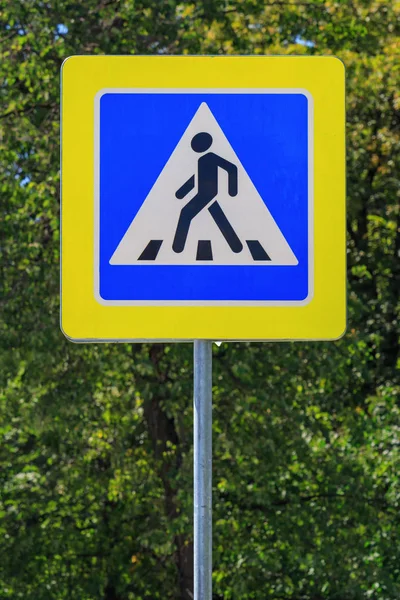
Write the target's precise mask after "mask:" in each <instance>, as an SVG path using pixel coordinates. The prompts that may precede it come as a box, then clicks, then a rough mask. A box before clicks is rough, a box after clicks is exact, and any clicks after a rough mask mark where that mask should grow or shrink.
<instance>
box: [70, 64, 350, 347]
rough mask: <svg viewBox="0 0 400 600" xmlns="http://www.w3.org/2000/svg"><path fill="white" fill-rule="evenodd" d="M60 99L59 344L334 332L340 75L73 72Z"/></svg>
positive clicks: (261, 70)
mask: <svg viewBox="0 0 400 600" xmlns="http://www.w3.org/2000/svg"><path fill="white" fill-rule="evenodd" d="M62 85H63V88H62V90H63V91H62V130H63V136H62V157H63V159H62V327H63V330H64V332H65V333H66V335H67V336H68V337H70V338H72V339H75V340H78V341H79V340H81V341H84V340H93V341H97V340H127V339H131V340H135V339H137V340H139V339H140V340H146V339H149V340H152V339H159V340H161V339H171V340H184V339H196V338H197V339H199V338H203V339H260V340H261V339H271V340H272V339H278V340H279V339H333V338H337V337H339V336H340V335H341V334H342V333H343V331H344V329H345V310H346V309H345V196H344V183H345V182H344V179H345V170H344V69H343V65H342V63H341V62H340V61H339V60H337V59H335V58H330V57H304V58H300V57H298V58H297V57H73V58H71V59H68V60H67V61H66V62H65V63H64V66H63V71H62Z"/></svg>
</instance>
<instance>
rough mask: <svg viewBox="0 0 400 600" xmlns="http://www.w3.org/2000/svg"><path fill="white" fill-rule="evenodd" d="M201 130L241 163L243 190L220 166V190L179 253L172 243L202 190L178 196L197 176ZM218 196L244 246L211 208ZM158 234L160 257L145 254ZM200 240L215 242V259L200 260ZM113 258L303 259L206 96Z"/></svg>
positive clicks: (192, 261)
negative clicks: (233, 190)
mask: <svg viewBox="0 0 400 600" xmlns="http://www.w3.org/2000/svg"><path fill="white" fill-rule="evenodd" d="M200 132H207V133H209V134H211V136H212V138H213V143H212V146H211V148H210V152H214V153H215V154H217V155H219V156H220V157H222V158H223V159H225V160H228V161H230V162H231V163H233V164H235V165H236V166H237V168H238V194H237V195H236V196H234V197H231V196H229V194H228V174H227V172H226V171H224V170H223V169H218V179H219V180H218V195H217V196H216V197H215V198H214V199H211V200H210V202H209V204H208V205H207V206H206V207H205V208H204V209H203V210H201V212H200V213H199V214H197V215H196V216H195V217H194V218H193V220H192V222H191V225H190V228H189V234H188V237H187V241H186V244H185V247H184V250H183V251H182V252H180V253H177V252H174V250H173V249H172V244H173V240H174V236H175V231H176V228H177V224H178V220H179V216H180V211H181V209H182V208H183V207H184V206H185V204H187V202H188V201H189V200H191V199H192V198H193V197H194V195H195V194H196V185H195V188H194V189H193V190H192V191H191V192H190V193H189V194H188V195H187V196H186V197H185V198H183V199H178V198H176V196H175V192H176V191H177V190H178V189H179V188H180V187H181V186H182V185H183V184H184V183H185V181H187V180H188V179H189V178H190V177H191V176H192V175H193V174H194V175H195V181H196V180H197V161H198V159H199V157H200V156H201V155H199V154H198V153H196V152H194V151H193V150H192V148H191V145H190V144H191V141H192V138H193V137H194V136H195V135H196V134H197V133H200ZM216 200H217V201H218V204H219V205H220V207H221V208H222V210H223V212H224V213H225V215H226V217H227V218H228V220H229V222H230V224H231V225H232V227H233V229H234V230H235V232H236V234H237V235H238V237H239V238H240V240H241V242H242V244H243V249H242V251H241V252H238V253H235V252H233V251H232V250H231V248H230V246H229V245H228V243H227V241H226V240H225V238H224V237H223V235H222V233H221V231H220V230H219V228H218V226H217V225H216V223H215V221H214V220H213V218H212V216H211V214H210V213H209V211H208V207H209V206H210V205H211V204H212V203H213V202H215V201H216ZM152 240H158V241H159V242H160V241H162V244H161V246H160V248H159V251H158V253H157V256H156V258H155V259H153V260H143V259H141V260H139V257H140V256H141V255H142V253H143V251H144V250H145V248H146V247H147V246H148V244H149V242H151V241H152ZM199 240H208V241H210V242H211V248H212V256H213V259H212V260H208V261H204V260H196V256H197V249H198V242H199ZM249 240H250V241H257V242H259V244H260V245H261V246H262V248H263V249H264V250H265V252H266V253H267V255H268V257H269V260H257V261H255V260H254V258H253V256H252V254H251V252H250V250H249V246H248V245H247V241H249ZM158 245H159V244H158ZM156 246H157V244H156ZM110 264H112V265H134V264H137V265H140V264H142V265H143V264H147V265H148V264H157V265H199V264H202V265H204V264H207V265H257V264H258V265H260V264H263V265H297V264H298V260H297V258H296V257H295V255H294V253H293V252H292V250H291V248H290V247H289V244H288V243H287V241H286V239H285V238H284V236H283V234H282V233H281V231H280V229H279V227H278V225H277V224H276V222H275V221H274V219H273V217H272V215H271V213H270V212H269V210H268V208H267V207H266V205H265V204H264V202H263V200H262V198H261V196H260V195H259V193H258V191H257V189H256V188H255V186H254V185H253V183H252V181H251V179H250V177H249V176H248V174H247V173H246V171H245V169H244V167H243V165H242V164H241V162H240V161H239V159H238V157H237V156H236V154H235V152H234V150H233V148H232V146H231V145H230V143H229V142H228V140H227V138H226V137H225V134H224V132H223V131H222V129H221V127H220V126H219V124H218V123H217V121H216V119H215V117H214V116H213V114H212V112H211V110H210V109H209V107H208V106H207V104H206V103H205V102H203V103H202V104H201V105H200V107H199V108H198V110H197V112H196V114H195V115H194V117H193V119H192V120H191V122H190V123H189V125H188V127H187V129H186V131H185V133H184V134H183V136H182V137H181V139H180V141H179V142H178V145H177V146H176V148H175V150H174V151H173V152H172V154H171V156H170V158H169V160H168V162H167V163H166V165H165V167H164V169H163V170H162V172H161V173H160V175H159V177H158V179H157V180H156V182H155V184H154V185H153V187H152V189H151V190H150V192H149V194H148V196H147V198H146V200H145V201H144V202H143V204H142V206H141V207H140V209H139V211H138V213H137V214H136V216H135V218H134V219H133V221H132V222H131V224H130V226H129V227H128V229H127V231H126V233H125V235H124V236H123V238H122V240H121V241H120V243H119V244H118V247H117V248H116V250H115V252H114V254H113V255H112V257H111V260H110Z"/></svg>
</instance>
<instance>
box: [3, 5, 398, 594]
mask: <svg viewBox="0 0 400 600" xmlns="http://www.w3.org/2000/svg"><path fill="white" fill-rule="evenodd" d="M398 17H399V6H398V4H397V3H396V2H393V1H389V2H388V1H383V0H352V1H351V2H350V1H349V2H347V1H344V0H343V1H340V0H336V1H324V0H308V1H306V2H300V1H297V0H292V1H289V0H288V1H283V2H281V1H270V2H264V1H261V0H231V1H230V2H228V1H226V0H198V1H197V2H177V1H175V0H164V1H163V2H156V1H155V0H140V1H139V0H124V1H116V0H108V1H104V0H85V2H70V1H67V0H64V1H61V0H60V1H54V2H42V1H38V0H24V2H17V1H15V2H10V1H8V0H0V51H1V62H0V104H1V108H0V192H1V193H0V202H1V215H2V217H1V218H2V221H1V238H0V239H1V242H0V268H1V275H0V281H1V296H0V306H1V316H2V318H1V322H0V334H1V335H0V398H1V403H0V435H1V445H0V465H1V470H0V478H1V485H0V539H1V542H0V597H1V598H4V599H7V598H9V599H13V600H14V599H15V600H16V599H19V598H20V599H24V600H49V599H54V600H62V599H68V600H74V599H76V600H97V599H104V600H133V599H135V600H142V599H145V598H151V599H158V598H159V599H161V598H162V599H171V600H172V599H176V598H180V599H182V600H188V599H189V598H191V597H192V596H191V591H190V590H191V588H192V579H193V568H192V546H191V538H192V517H191V515H192V508H193V507H192V495H191V490H192V454H191V452H192V450H191V448H192V416H193V415H192V409H191V394H192V366H191V365H192V363H191V360H192V357H191V352H192V350H191V347H190V345H184V344H181V345H175V346H171V345H165V344H158V345H152V346H150V345H144V344H137V345H130V344H126V345H92V346H78V345H72V344H70V343H68V342H67V341H66V340H65V339H64V338H63V336H62V334H61V333H60V331H59V326H58V312H59V297H58V288H59V283H58V277H59V274H58V272H59V268H58V264H59V225H58V219H59V156H58V154H59V142H58V136H59V123H58V119H59V68H60V65H61V63H62V61H63V59H64V58H65V57H67V56H69V55H71V54H103V53H107V54H154V53H169V54H171V53H175V54H177V53H179V54H196V53H204V54H209V53H215V54H229V53H236V54H237V53H243V54H263V53H268V54H330V53H334V54H336V55H338V56H339V57H341V58H342V59H343V61H344V62H345V64H346V67H347V78H348V79H347V81H348V83H347V111H348V112H347V115H348V134H347V140H348V153H347V156H348V234H349V235H348V278H349V327H348V333H347V335H346V336H345V338H344V339H343V340H341V341H340V342H338V343H329V344H328V343H313V344H305V343H296V344H244V343H242V344H238V343H235V344H223V345H222V346H221V347H220V348H217V347H214V466H213V478H214V486H213V499H214V565H215V566H214V598H215V599H216V600H217V599H221V600H222V599H232V600H239V599H240V600H250V599H257V600H264V599H265V598H271V599H274V600H275V599H279V598H282V599H283V598H285V599H292V600H324V599H326V600H334V599H336V600H337V599H340V600H358V599H372V600H392V599H393V600H394V599H396V598H398V597H399V596H400V573H399V562H400V548H399V543H398V531H399V527H400V518H399V503H400V482H399V475H398V472H399V467H400V460H399V459H400V456H399V453H400V429H399V425H400V414H399V390H400V386H399V329H398V321H399V289H400V271H399V269H400V267H399V265H400V261H399V257H400V235H399V185H398V173H399V167H400V164H399V162H400V161H399V156H400V153H399V139H400V131H399V105H400V100H399V92H398V89H399V80H400V77H399V68H400V67H399V65H400V61H399V51H398V33H399V32H398ZM327 318H329V315H327Z"/></svg>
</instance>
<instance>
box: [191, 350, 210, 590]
mask: <svg viewBox="0 0 400 600" xmlns="http://www.w3.org/2000/svg"><path fill="white" fill-rule="evenodd" d="M193 358H194V406H193V408H194V451H193V459H194V460H193V462H194V600H211V598H212V581H211V575H212V505H211V483H212V475H211V468H212V342H209V341H205V340H195V342H194V357H193Z"/></svg>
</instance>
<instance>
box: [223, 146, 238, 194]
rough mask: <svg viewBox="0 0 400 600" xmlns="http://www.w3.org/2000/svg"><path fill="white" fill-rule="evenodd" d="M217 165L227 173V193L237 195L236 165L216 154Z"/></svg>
mask: <svg viewBox="0 0 400 600" xmlns="http://www.w3.org/2000/svg"><path fill="white" fill-rule="evenodd" d="M218 166H219V167H221V169H224V170H225V171H227V173H228V193H229V195H230V196H237V193H238V169H237V166H236V165H234V164H233V163H231V162H229V160H225V159H224V158H221V157H220V156H218Z"/></svg>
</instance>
